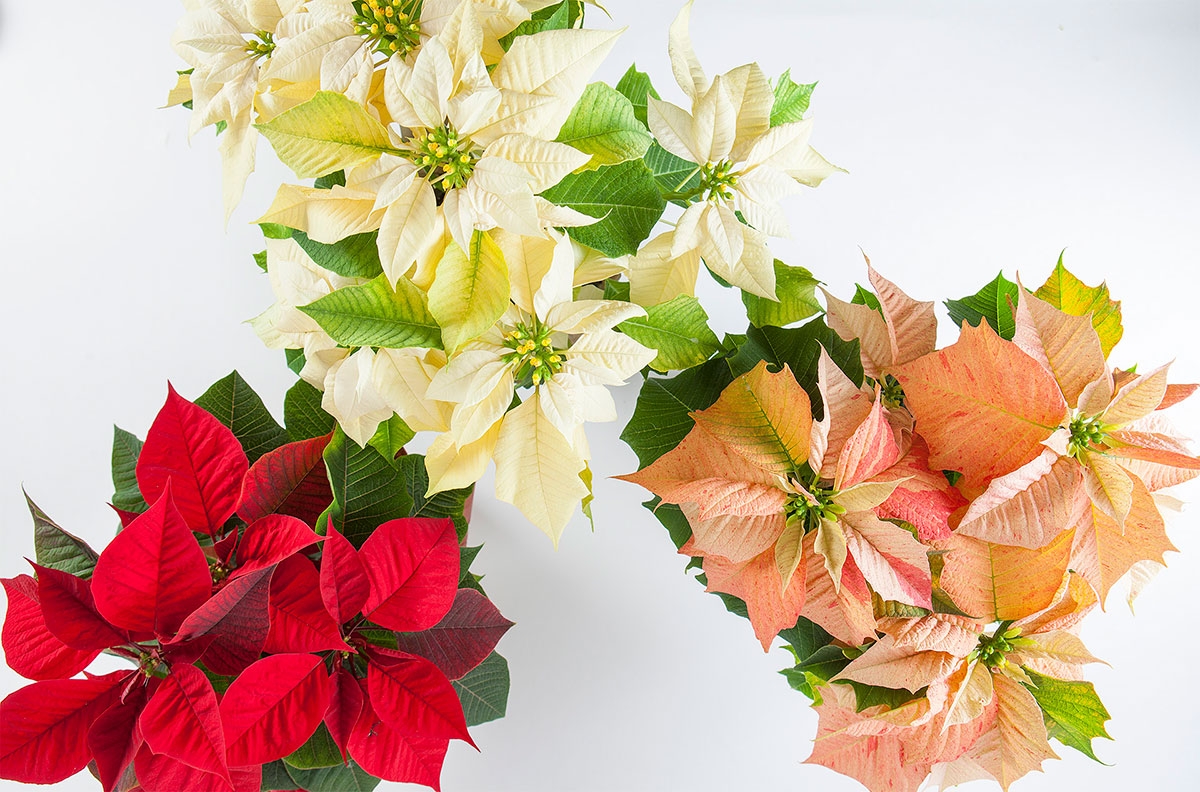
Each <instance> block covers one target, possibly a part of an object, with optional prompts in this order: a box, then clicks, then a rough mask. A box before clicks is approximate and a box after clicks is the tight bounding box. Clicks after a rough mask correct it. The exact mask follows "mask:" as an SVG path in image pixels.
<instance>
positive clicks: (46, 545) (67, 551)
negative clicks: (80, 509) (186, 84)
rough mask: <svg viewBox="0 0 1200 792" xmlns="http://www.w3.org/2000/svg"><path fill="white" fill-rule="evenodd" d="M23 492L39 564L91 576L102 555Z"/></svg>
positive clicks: (69, 573) (61, 570)
mask: <svg viewBox="0 0 1200 792" xmlns="http://www.w3.org/2000/svg"><path fill="white" fill-rule="evenodd" d="M21 494H22V495H24V496H25V504H26V505H27V506H28V507H29V514H30V515H31V516H32V517H33V549H34V552H35V553H36V554H37V556H36V557H37V562H38V564H40V565H41V566H44V567H50V568H51V569H57V570H59V571H60V572H66V573H67V574H68V575H75V576H76V577H81V578H90V577H91V576H92V570H93V569H95V568H96V561H97V559H99V558H100V556H99V554H97V553H96V551H95V550H93V549H92V548H91V547H89V546H88V543H87V542H85V541H83V540H82V539H80V538H79V537H78V536H75V535H74V534H71V533H68V532H67V531H64V530H63V529H62V528H60V527H59V526H58V524H57V523H56V522H54V520H51V519H50V517H49V515H47V514H46V513H45V512H44V511H42V510H41V509H40V508H38V505H37V504H36V503H34V502H33V499H31V498H30V497H29V494H28V493H26V492H25V491H24V490H23V489H22V490H21Z"/></svg>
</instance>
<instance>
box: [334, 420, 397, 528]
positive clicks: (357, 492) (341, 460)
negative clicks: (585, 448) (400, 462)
mask: <svg viewBox="0 0 1200 792" xmlns="http://www.w3.org/2000/svg"><path fill="white" fill-rule="evenodd" d="M324 456H325V467H326V469H327V470H328V472H329V484H330V486H331V487H332V489H333V503H332V505H330V507H329V508H328V509H327V510H326V512H325V514H323V515H321V519H320V522H319V523H318V526H320V527H322V528H323V527H324V526H325V525H326V524H327V522H328V520H329V519H332V520H333V524H334V525H335V526H337V529H338V531H340V532H341V533H342V534H344V535H345V537H346V538H347V539H349V540H350V541H351V543H353V544H354V546H355V547H359V546H361V545H362V543H363V542H365V541H366V540H367V537H368V536H370V535H371V532H372V531H374V530H375V529H376V528H378V527H379V526H380V525H381V524H382V523H385V522H387V521H388V520H395V519H399V518H401V517H408V516H409V515H410V514H412V508H413V499H412V498H411V497H410V496H409V494H408V492H407V491H406V490H405V487H404V478H403V476H402V475H401V473H400V470H399V469H398V467H397V466H394V465H392V463H391V461H390V460H387V459H384V458H383V456H382V455H381V454H380V453H379V452H378V451H376V450H375V449H374V448H372V447H371V446H367V447H366V448H362V447H360V446H359V445H358V443H355V442H354V441H353V440H351V439H350V438H348V437H346V434H345V432H343V431H342V430H341V428H340V427H339V428H338V429H337V430H336V431H335V432H334V433H333V439H332V440H330V441H329V445H327V446H326V447H325V454H324Z"/></svg>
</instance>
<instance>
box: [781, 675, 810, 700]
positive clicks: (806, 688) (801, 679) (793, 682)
mask: <svg viewBox="0 0 1200 792" xmlns="http://www.w3.org/2000/svg"><path fill="white" fill-rule="evenodd" d="M779 673H781V674H783V676H784V679H786V680H787V683H788V687H790V688H791V689H792V690H799V691H800V692H801V693H803V694H804V695H806V696H808V697H809V698H810V699H813V700H816V697H817V694H816V691H814V690H813V687H812V685H810V684H809V682H808V674H806V673H804V672H803V671H801V670H799V669H796V668H785V669H783V670H782V671H780V672H779Z"/></svg>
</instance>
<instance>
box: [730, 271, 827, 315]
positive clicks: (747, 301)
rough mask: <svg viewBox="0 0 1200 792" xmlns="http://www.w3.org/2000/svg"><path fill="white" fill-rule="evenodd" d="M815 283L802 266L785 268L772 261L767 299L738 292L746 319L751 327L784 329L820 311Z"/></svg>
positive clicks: (816, 282)
mask: <svg viewBox="0 0 1200 792" xmlns="http://www.w3.org/2000/svg"><path fill="white" fill-rule="evenodd" d="M819 283H820V281H819V280H817V279H816V278H814V277H813V276H812V273H811V272H809V271H808V270H806V269H804V267H789V266H788V265H787V264H784V263H783V262H782V261H779V260H778V259H776V260H775V296H776V297H778V298H779V301H778V302H776V301H775V300H768V299H766V298H765V297H759V296H758V295H757V294H751V293H749V292H745V291H744V292H742V303H743V304H744V305H745V306H746V316H747V317H748V318H749V319H750V323H751V324H752V325H754V326H755V327H764V326H768V325H770V326H772V327H784V326H786V325H790V324H792V323H793V322H799V321H800V320H801V319H807V318H808V317H810V316H813V315H814V314H818V313H820V312H821V303H819V302H818V301H817V298H816V291H817V285H818V284H819Z"/></svg>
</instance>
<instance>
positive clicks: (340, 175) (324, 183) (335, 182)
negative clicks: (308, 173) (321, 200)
mask: <svg viewBox="0 0 1200 792" xmlns="http://www.w3.org/2000/svg"><path fill="white" fill-rule="evenodd" d="M345 186H346V172H345V171H340V170H339V171H334V172H333V173H327V174H325V175H324V176H318V177H317V179H316V181H314V182H313V187H316V188H317V189H318V190H329V189H332V188H334V187H345Z"/></svg>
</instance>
